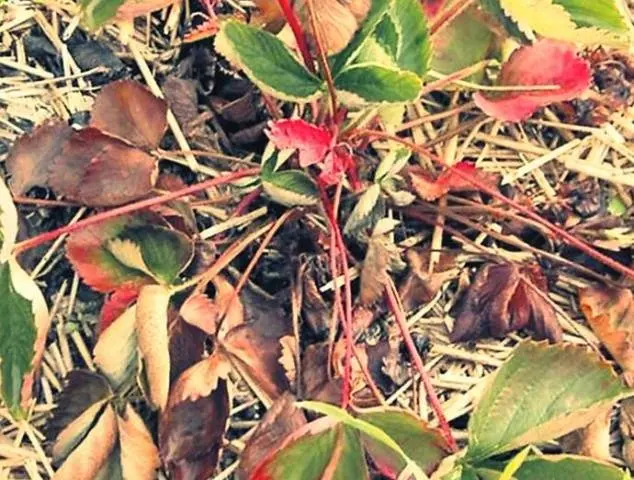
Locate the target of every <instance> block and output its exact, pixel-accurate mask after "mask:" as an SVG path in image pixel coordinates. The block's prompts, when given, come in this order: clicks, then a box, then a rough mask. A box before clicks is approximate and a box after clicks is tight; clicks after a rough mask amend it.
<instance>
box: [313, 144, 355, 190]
mask: <svg viewBox="0 0 634 480" xmlns="http://www.w3.org/2000/svg"><path fill="white" fill-rule="evenodd" d="M354 167H355V161H354V158H353V157H352V155H351V154H350V152H349V151H348V149H347V148H346V147H343V146H337V147H335V148H334V149H333V150H332V151H331V152H330V153H328V155H326V158H325V160H324V164H323V168H322V171H321V173H320V174H319V180H320V181H321V182H322V183H323V184H324V185H326V186H330V185H336V184H338V183H339V182H340V181H341V180H342V178H343V176H344V175H345V174H346V173H347V172H351V171H353V170H354ZM353 177H354V175H353Z"/></svg>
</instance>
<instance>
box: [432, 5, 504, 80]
mask: <svg viewBox="0 0 634 480" xmlns="http://www.w3.org/2000/svg"><path fill="white" fill-rule="evenodd" d="M494 41H495V36H494V35H493V32H491V30H489V28H488V27H487V26H486V25H485V24H484V23H482V21H481V20H480V19H479V18H478V17H476V16H475V15H474V10H472V9H468V10H466V11H464V12H463V13H462V14H460V15H459V16H458V17H457V18H456V19H454V20H453V21H452V22H451V23H450V24H449V25H447V27H445V28H443V29H442V30H440V31H439V32H438V33H437V34H436V35H434V38H433V45H434V56H433V60H432V64H431V66H432V69H433V70H434V71H436V72H440V73H443V74H447V75H448V74H451V73H454V72H457V71H458V70H461V69H463V68H466V67H468V66H470V65H474V64H476V63H478V62H479V61H481V60H484V59H485V58H487V55H488V54H489V53H490V51H491V50H492V48H493V42H494ZM483 76H484V70H481V71H480V72H478V73H477V74H474V75H472V76H471V77H468V78H467V79H468V80H470V81H472V82H477V81H480V80H481V79H482V77H483Z"/></svg>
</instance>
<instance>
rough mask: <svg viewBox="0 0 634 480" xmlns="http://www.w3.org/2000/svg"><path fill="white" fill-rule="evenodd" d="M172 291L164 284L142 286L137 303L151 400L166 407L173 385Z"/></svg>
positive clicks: (139, 339) (159, 406)
mask: <svg viewBox="0 0 634 480" xmlns="http://www.w3.org/2000/svg"><path fill="white" fill-rule="evenodd" d="M170 297H171V293H170V291H169V289H168V288H166V287H163V286H161V285H147V286H145V287H143V288H141V292H140V293H139V299H138V301H137V305H136V331H137V338H138V342H139V352H140V353H141V356H142V358H143V364H144V366H145V371H146V373H147V378H148V381H149V386H150V401H151V403H152V404H153V405H154V406H155V407H158V408H160V409H161V410H163V409H164V408H165V406H166V405H167V399H168V394H169V385H170V356H169V339H168V334H167V309H168V306H169V301H170Z"/></svg>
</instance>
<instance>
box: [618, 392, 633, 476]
mask: <svg viewBox="0 0 634 480" xmlns="http://www.w3.org/2000/svg"><path fill="white" fill-rule="evenodd" d="M619 430H620V431H621V435H622V436H623V450H622V451H623V460H625V463H626V464H627V466H628V467H629V468H634V398H626V399H625V400H623V402H621V416H620V418H619Z"/></svg>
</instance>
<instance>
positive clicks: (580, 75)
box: [473, 15, 591, 122]
mask: <svg viewBox="0 0 634 480" xmlns="http://www.w3.org/2000/svg"><path fill="white" fill-rule="evenodd" d="M541 16H542V15H540V17H541ZM497 81H498V84H499V85H504V86H522V85H525V86H527V87H531V86H533V87H534V86H540V85H542V86H543V85H556V86H557V87H558V88H557V89H555V90H541V91H535V90H534V91H530V92H508V91H507V92H503V93H501V94H499V95H495V96H492V95H484V94H482V93H481V92H478V93H476V94H475V95H474V96H473V99H474V100H475V102H476V105H478V107H480V108H481V109H482V110H483V111H484V112H485V113H486V114H488V115H491V116H492V117H495V118H497V119H498V120H503V121H508V122H519V121H521V120H524V119H525V118H527V117H529V116H530V115H531V114H532V113H533V112H535V111H536V110H537V109H538V108H541V107H544V106H546V105H549V104H551V103H554V102H563V101H565V100H571V99H573V98H575V97H578V96H579V95H581V94H582V93H583V92H584V91H585V90H586V89H587V88H588V87H589V86H590V81H591V73H590V65H589V64H588V62H587V61H585V60H583V59H581V58H580V57H579V56H578V54H577V50H576V47H575V46H574V45H573V44H569V43H565V42H558V41H555V40H546V39H543V40H538V41H537V42H536V43H534V44H533V45H528V46H523V47H520V48H519V49H517V50H516V51H515V52H513V54H512V55H511V57H510V58H509V59H508V60H507V61H506V63H505V64H504V65H503V66H502V70H501V71H500V75H499V77H498V80H497Z"/></svg>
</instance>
